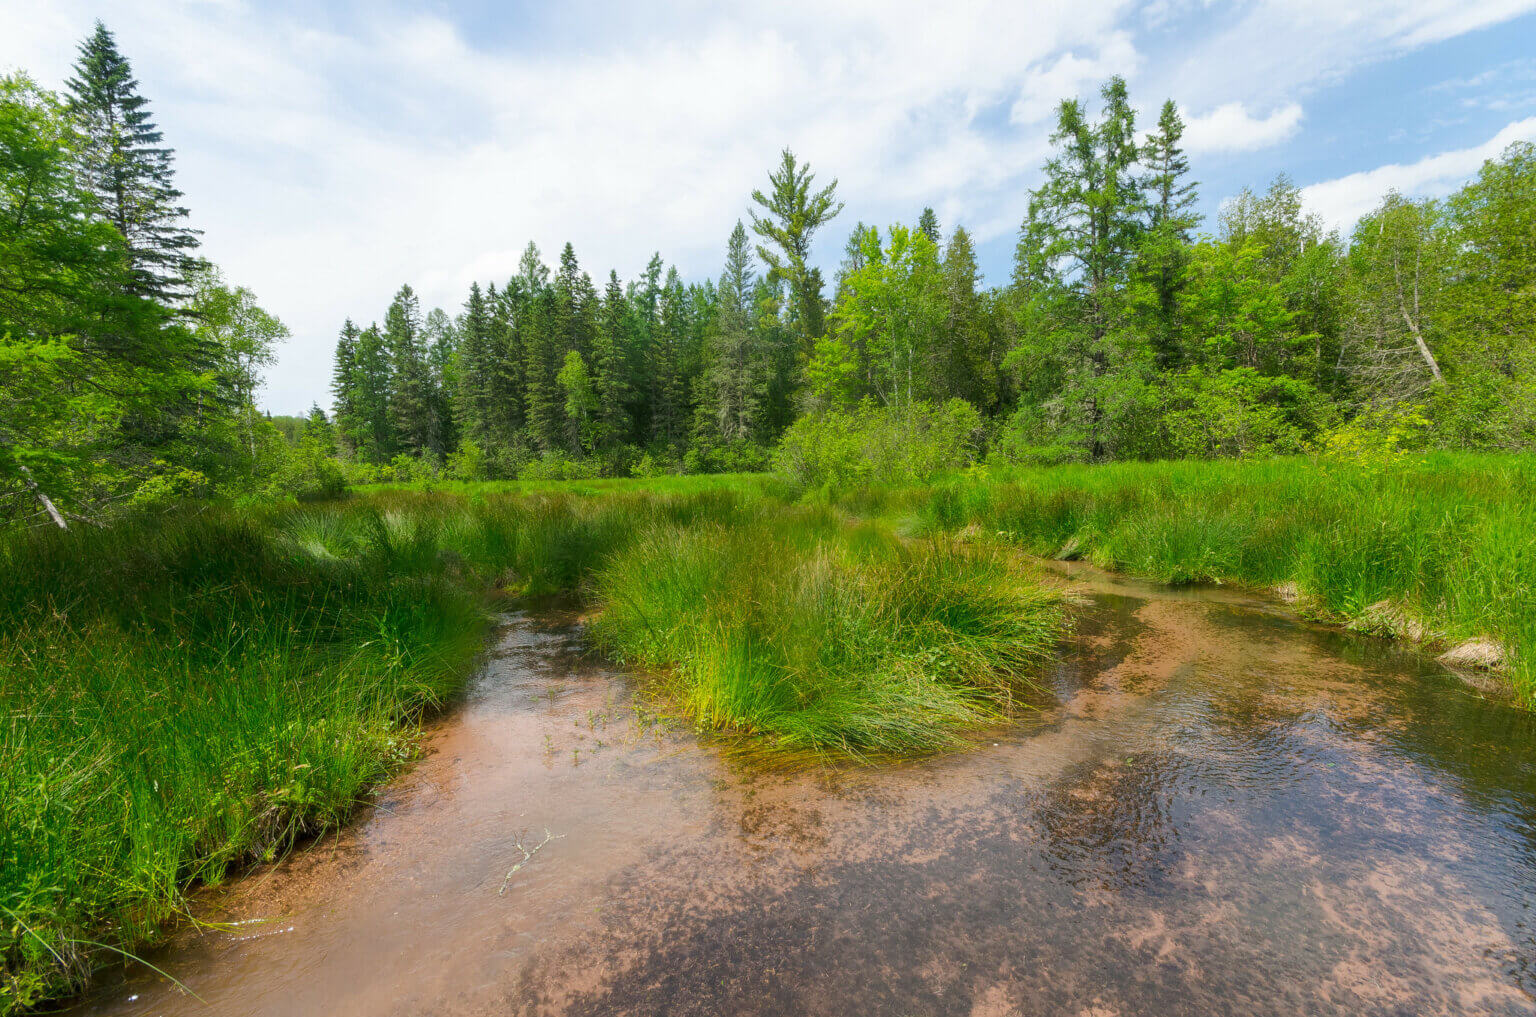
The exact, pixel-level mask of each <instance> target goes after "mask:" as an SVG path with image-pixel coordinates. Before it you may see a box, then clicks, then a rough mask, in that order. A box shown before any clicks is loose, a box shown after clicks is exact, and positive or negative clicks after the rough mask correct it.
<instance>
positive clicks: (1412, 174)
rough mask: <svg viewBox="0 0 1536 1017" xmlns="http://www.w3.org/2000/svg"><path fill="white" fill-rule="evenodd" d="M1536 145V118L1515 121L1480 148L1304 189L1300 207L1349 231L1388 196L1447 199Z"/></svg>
mask: <svg viewBox="0 0 1536 1017" xmlns="http://www.w3.org/2000/svg"><path fill="white" fill-rule="evenodd" d="M1532 140H1536V117H1528V118H1527V119H1525V120H1517V121H1516V122H1514V123H1512V124H1510V125H1509V126H1507V127H1505V128H1504V129H1503V130H1501V131H1499V133H1497V134H1495V135H1494V136H1493V137H1491V138H1489V139H1488V140H1487V141H1485V142H1483V143H1482V144H1481V145H1474V146H1473V147H1471V148H1461V149H1456V150H1455V151H1450V152H1441V153H1440V154H1439V155H1432V156H1427V157H1425V158H1423V159H1420V160H1419V161H1417V162H1413V163H1408V164H1406V165H1404V164H1397V163H1394V164H1391V165H1387V166H1378V167H1376V168H1375V169H1371V170H1364V171H1362V172H1360V173H1351V174H1349V175H1348V176H1344V177H1339V178H1338V179H1336V180H1325V181H1323V182H1321V183H1316V184H1312V185H1311V186H1309V187H1303V188H1302V189H1301V196H1302V201H1303V202H1304V203H1305V204H1306V207H1307V208H1308V209H1309V210H1311V211H1313V212H1316V213H1317V214H1318V215H1320V216H1322V217H1323V221H1324V222H1326V223H1327V224H1328V225H1329V226H1337V227H1339V228H1340V229H1344V230H1347V229H1349V228H1350V227H1351V226H1353V225H1354V223H1355V221H1356V220H1357V219H1359V218H1360V217H1361V216H1362V215H1365V214H1366V213H1367V212H1369V211H1370V210H1371V209H1373V208H1375V207H1376V206H1377V205H1378V204H1380V203H1381V199H1382V197H1383V196H1384V195H1385V194H1386V193H1387V192H1388V191H1397V192H1399V193H1401V194H1403V195H1406V196H1408V197H1411V198H1424V197H1438V196H1440V195H1443V194H1447V193H1449V192H1450V191H1452V190H1454V189H1456V188H1457V187H1458V186H1460V185H1461V184H1462V183H1464V182H1465V181H1466V179H1467V178H1468V177H1470V176H1472V175H1473V174H1475V173H1476V172H1477V171H1478V169H1479V168H1480V167H1481V166H1482V165H1483V163H1484V162H1485V161H1487V160H1488V159H1492V158H1495V157H1496V156H1498V155H1499V153H1501V152H1503V151H1504V149H1506V148H1508V147H1509V146H1510V145H1511V144H1512V143H1514V142H1516V141H1532Z"/></svg>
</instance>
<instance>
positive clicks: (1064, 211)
mask: <svg viewBox="0 0 1536 1017" xmlns="http://www.w3.org/2000/svg"><path fill="white" fill-rule="evenodd" d="M1100 95H1101V97H1102V98H1103V101H1104V107H1103V111H1102V113H1101V114H1100V117H1099V120H1098V122H1097V123H1090V122H1089V120H1088V118H1087V116H1086V114H1085V113H1084V110H1083V108H1082V105H1081V104H1080V103H1079V102H1078V101H1077V100H1076V99H1066V100H1063V102H1062V103H1061V105H1060V107H1059V108H1058V110H1057V126H1056V130H1055V132H1054V133H1053V134H1052V135H1051V143H1052V144H1053V145H1054V146H1056V154H1055V155H1054V156H1052V158H1051V159H1050V160H1048V161H1047V162H1046V165H1045V182H1044V183H1042V184H1041V186H1040V187H1039V188H1038V189H1037V190H1036V191H1035V192H1034V193H1033V194H1032V195H1031V197H1030V202H1029V215H1028V218H1027V219H1026V220H1025V223H1024V227H1023V230H1022V233H1021V236H1020V242H1019V252H1018V255H1017V256H1016V259H1015V262H1016V272H1015V278H1016V282H1017V283H1018V284H1020V285H1023V286H1026V287H1028V288H1030V289H1031V291H1032V295H1031V300H1032V301H1033V302H1034V307H1035V309H1036V310H1037V311H1039V312H1040V313H1041V315H1042V317H1040V318H1039V319H1038V321H1039V323H1042V324H1046V323H1048V324H1046V327H1045V329H1044V331H1043V333H1041V334H1038V335H1036V336H1032V337H1031V341H1032V342H1034V341H1042V340H1043V341H1044V342H1046V343H1048V344H1049V345H1051V346H1052V347H1054V349H1052V350H1051V351H1050V352H1049V353H1048V354H1047V356H1048V357H1049V359H1052V360H1054V361H1055V362H1056V363H1057V365H1058V367H1057V373H1059V374H1060V376H1061V377H1062V379H1063V381H1064V384H1065V386H1066V388H1067V391H1065V392H1063V393H1062V398H1063V399H1064V401H1065V402H1066V403H1067V404H1068V405H1070V406H1071V408H1072V409H1071V414H1070V415H1071V417H1072V419H1073V423H1072V427H1073V429H1075V430H1076V432H1077V435H1076V440H1077V441H1079V442H1080V443H1081V445H1082V447H1083V450H1084V452H1085V453H1086V454H1087V455H1088V457H1089V458H1091V459H1095V460H1097V459H1102V458H1104V457H1105V456H1106V454H1107V453H1108V451H1109V445H1108V441H1109V437H1110V435H1109V434H1108V433H1107V432H1108V429H1109V428H1108V423H1109V422H1107V421H1106V419H1105V415H1106V412H1107V406H1108V405H1110V404H1111V403H1114V404H1117V405H1124V404H1126V400H1124V399H1122V398H1120V395H1121V393H1120V392H1115V391H1112V390H1114V389H1118V388H1123V386H1122V385H1121V384H1120V382H1121V381H1124V380H1125V379H1124V378H1121V377H1119V376H1120V375H1121V371H1120V369H1121V368H1122V367H1129V366H1131V365H1129V364H1124V363H1121V362H1120V361H1121V360H1122V359H1123V354H1124V352H1125V351H1124V349H1123V348H1122V347H1121V345H1120V343H1119V340H1120V339H1121V338H1122V337H1121V336H1120V335H1119V332H1118V330H1119V328H1120V326H1121V324H1122V318H1123V314H1124V310H1125V300H1124V297H1125V291H1126V280H1127V275H1128V270H1129V268H1130V266H1131V264H1132V261H1133V259H1134V257H1135V253H1136V250H1137V245H1138V243H1139V242H1140V240H1141V238H1142V234H1143V232H1144V230H1145V222H1146V217H1145V216H1146V200H1145V195H1144V192H1143V190H1142V186H1141V181H1140V180H1139V179H1138V178H1137V176H1136V175H1135V173H1134V172H1133V168H1134V167H1135V166H1136V163H1137V160H1138V157H1139V155H1140V149H1139V147H1138V145H1137V144H1136V138H1135V129H1136V118H1135V113H1134V111H1133V110H1132V109H1131V104H1130V99H1129V97H1128V95H1127V93H1126V87H1125V80H1124V79H1123V78H1120V77H1118V76H1117V77H1114V78H1111V79H1110V81H1109V82H1108V83H1107V84H1106V85H1105V86H1104V87H1103V89H1102V90H1101V91H1100ZM1016 360H1017V358H1016Z"/></svg>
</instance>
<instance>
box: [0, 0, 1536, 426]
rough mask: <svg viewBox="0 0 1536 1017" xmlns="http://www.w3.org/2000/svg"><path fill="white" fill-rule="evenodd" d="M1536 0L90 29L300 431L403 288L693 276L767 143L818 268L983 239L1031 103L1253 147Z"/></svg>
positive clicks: (1035, 116) (211, 12)
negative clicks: (147, 112)
mask: <svg viewBox="0 0 1536 1017" xmlns="http://www.w3.org/2000/svg"><path fill="white" fill-rule="evenodd" d="M1533 3H1536V0H1490V2H1486V3H1481V4H1477V5H1465V4H1464V3H1463V2H1461V0H1410V2H1408V3H1397V4H1390V5H1383V6H1381V7H1380V8H1379V9H1376V10H1374V12H1368V13H1367V15H1365V16H1357V15H1356V14H1354V13H1352V12H1353V11H1354V10H1355V8H1356V5H1353V4H1340V3H1338V2H1337V0H1327V2H1324V0H1305V2H1302V0H1261V2H1256V3H1253V4H1250V5H1247V6H1245V7H1242V8H1240V9H1238V10H1237V11H1236V12H1233V13H1231V14H1229V15H1223V16H1222V17H1221V18H1220V19H1219V22H1220V24H1221V25H1222V26H1224V27H1223V28H1221V30H1220V31H1219V32H1216V33H1215V34H1209V33H1208V34H1207V35H1206V36H1205V37H1199V36H1198V35H1196V36H1191V37H1189V39H1188V40H1187V41H1186V39H1185V38H1184V37H1183V36H1182V35H1181V36H1180V40H1179V46H1180V50H1179V54H1180V55H1179V57H1178V58H1177V59H1175V58H1174V57H1172V56H1171V55H1165V56H1164V57H1163V58H1161V59H1156V58H1155V56H1154V55H1153V54H1152V53H1151V51H1150V50H1146V49H1145V48H1144V46H1143V45H1142V40H1141V38H1140V36H1138V35H1137V34H1136V33H1137V32H1139V31H1142V30H1143V27H1144V26H1145V25H1146V24H1148V23H1150V22H1149V21H1148V19H1147V18H1146V17H1144V16H1142V14H1139V13H1138V12H1137V10H1136V9H1135V8H1134V7H1133V6H1132V3H1131V0H1050V2H1042V3H1037V4H1030V5H1021V4H1018V3H1017V2H1014V0H956V2H955V3H951V4H947V5H935V4H932V3H930V2H927V0H857V2H852V3H841V4H827V3H824V2H821V0H815V2H813V0H789V2H786V3H781V4H773V5H764V4H754V5H750V6H749V5H745V4H743V5H739V6H738V8H737V9H735V10H722V9H721V8H720V6H719V5H718V4H715V3H710V2H706V0H690V2H689V3H686V4H684V5H682V6H681V9H679V7H673V8H671V9H669V10H667V11H665V12H663V11H659V10H656V9H654V8H652V7H651V6H650V5H628V4H604V3H600V2H598V0H571V2H570V3H567V4H563V5H549V6H546V7H542V8H539V9H537V10H535V11H532V12H523V13H521V14H517V15H513V14H510V13H508V14H507V15H505V17H507V18H512V17H516V18H518V19H519V23H518V25H517V26H516V28H515V29H513V30H510V31H508V32H507V36H508V39H507V41H505V42H504V43H502V42H489V41H481V39H482V35H481V33H479V32H477V33H476V34H475V36H474V40H475V41H471V40H470V38H469V36H468V34H467V30H465V29H463V28H461V27H459V26H458V25H456V24H454V23H453V22H451V21H450V20H448V19H447V17H446V16H441V15H423V14H421V13H419V8H418V9H417V10H409V9H405V8H404V7H394V6H389V5H384V4H369V5H363V6H362V7H358V8H352V10H353V12H354V13H353V14H340V13H333V14H332V15H329V16H327V15H323V14H322V13H321V12H317V11H309V12H302V13H294V12H293V10H291V9H284V8H275V9H270V10H269V9H262V8H259V7H258V6H257V5H256V3H255V2H254V0H253V2H249V3H246V2H240V0H224V2H220V3H216V4H210V3H191V2H180V3H177V2H170V0H114V2H113V3H112V4H111V5H110V10H109V12H108V13H107V17H108V20H109V22H110V24H111V27H112V28H113V29H114V30H115V31H116V32H117V33H118V37H119V40H120V43H121V45H122V47H123V49H124V50H125V52H126V53H127V54H128V55H129V56H130V58H131V59H132V60H133V63H134V69H135V72H136V73H137V75H138V77H139V78H140V80H141V82H142V83H143V89H144V92H145V94H146V95H148V96H149V97H150V99H151V100H152V103H153V109H154V111H155V113H156V115H157V116H158V118H159V120H160V123H161V126H162V127H163V128H164V129H165V132H166V137H167V140H168V141H169V142H170V143H171V144H172V145H174V146H175V147H176V149H177V151H178V168H179V176H178V180H179V183H180V184H181V186H182V187H183V189H184V190H185V191H186V192H187V201H188V204H189V206H190V207H191V208H192V209H193V213H194V218H195V219H196V222H197V225H199V226H201V227H202V228H204V229H205V231H206V236H205V241H206V253H207V254H208V255H209V256H210V257H211V258H213V259H214V260H215V261H217V262H219V263H220V264H221V265H223V267H224V268H225V269H226V271H227V273H228V275H229V276H230V278H231V279H233V280H236V281H238V282H240V283H242V284H244V285H248V286H250V287H252V288H253V289H254V290H255V291H256V292H257V293H258V295H259V296H260V298H261V300H262V301H263V303H264V304H265V305H267V306H268V307H270V308H271V309H272V310H274V311H275V312H277V313H278V314H280V315H281V316H282V317H283V318H284V320H286V321H287V322H288V323H289V325H290V326H291V327H292V328H293V331H294V336H295V338H294V339H293V341H292V342H291V343H290V344H289V345H288V348H287V349H285V350H284V351H283V352H282V355H281V359H280V361H279V364H278V365H277V366H276V367H275V368H274V370H273V371H272V374H271V380H270V384H269V386H268V391H267V398H268V401H269V403H270V405H271V406H272V407H273V408H274V409H277V410H284V411H295V410H300V409H302V408H303V407H304V406H306V405H307V404H308V402H309V401H310V400H311V399H317V398H318V399H322V400H323V399H324V394H325V390H326V379H327V377H328V375H329V370H330V367H329V365H330V351H331V346H332V343H333V341H334V336H335V331H336V329H337V327H338V326H339V324H340V322H341V319H342V318H343V317H344V316H346V315H352V316H354V317H359V318H363V319H365V320H366V319H367V318H369V317H372V316H375V315H380V314H382V312H383V309H384V307H385V306H386V304H387V303H388V300H389V297H390V294H391V293H392V292H393V291H394V289H396V288H397V287H398V286H399V285H400V283H402V282H405V281H410V282H412V284H413V285H415V286H417V288H418V289H419V290H420V291H421V292H422V296H423V301H424V302H425V303H427V304H428V306H430V305H432V304H440V305H442V306H444V307H445V308H447V309H448V310H450V311H454V310H456V309H457V307H458V305H459V304H460V302H461V301H462V300H463V296H464V292H465V291H466V290H467V288H468V285H469V282H470V280H471V279H476V278H478V279H480V280H481V281H485V280H487V279H495V280H497V281H501V280H504V279H505V278H506V277H507V276H508V275H510V274H511V272H512V271H513V270H514V267H515V263H516V257H517V253H518V252H519V251H520V250H521V249H522V247H523V245H524V244H525V243H526V242H527V241H528V240H529V239H533V240H535V241H537V242H538V243H539V244H540V246H541V247H542V248H543V250H544V252H545V254H546V257H547V258H548V259H550V260H553V259H554V258H555V257H556V256H557V255H558V253H559V249H560V247H561V246H562V245H563V244H564V243H565V242H566V241H567V240H569V241H571V242H572V243H574V245H575V247H576V251H577V253H578V254H579V255H580V257H581V259H582V263H583V265H584V266H585V267H586V268H588V270H589V271H592V272H593V274H594V275H599V274H601V275H606V274H607V270H608V269H609V268H610V267H616V268H617V269H618V270H619V272H620V274H621V275H624V276H632V275H633V274H634V273H636V272H637V271H638V270H639V269H640V268H641V267H642V266H643V264H644V262H645V260H646V259H647V258H648V257H649V255H650V253H651V251H652V250H654V249H656V248H658V247H659V248H660V249H661V252H662V254H663V256H664V257H665V258H667V259H668V261H669V262H675V263H677V264H678V265H679V266H680V268H681V269H682V270H683V271H684V273H685V274H687V275H690V276H692V277H695V278H697V277H699V276H702V275H705V274H713V273H714V272H715V271H717V270H718V263H719V261H720V258H721V254H722V249H723V247H724V242H725V238H726V236H727V234H728V233H729V231H730V227H731V225H732V223H733V222H734V220H735V219H736V218H737V217H738V216H744V215H745V213H746V206H747V195H748V193H749V192H750V190H751V189H752V187H754V186H758V185H760V184H761V183H762V182H763V180H764V175H765V173H766V170H767V167H768V166H770V165H771V164H772V163H773V161H774V160H775V158H776V156H777V153H778V150H779V148H780V147H782V146H783V145H785V144H788V145H790V146H791V147H793V148H794V149H795V151H796V152H797V153H799V154H800V155H801V156H803V157H805V158H808V159H809V160H810V161H811V162H812V164H813V166H814V167H815V169H816V171H817V173H818V175H819V177H820V178H821V179H823V180H825V179H830V178H831V177H834V176H836V177H839V178H840V179H841V183H842V186H841V192H842V193H843V195H844V196H845V197H846V198H847V199H848V201H849V205H848V211H847V212H846V213H845V214H844V215H845V218H846V222H839V223H837V224H835V225H834V227H832V228H831V230H830V231H829V234H828V235H827V236H826V237H825V238H824V240H823V242H822V244H821V249H822V250H823V251H824V252H826V254H827V257H828V258H829V259H835V257H836V253H835V252H836V251H837V249H838V248H839V247H840V246H841V242H842V239H843V235H844V233H843V231H844V230H845V229H846V227H847V226H848V225H850V224H851V222H852V221H853V220H854V219H856V218H863V219H864V220H866V221H869V222H875V223H880V224H882V225H883V224H885V223H887V222H889V221H891V220H892V219H895V218H901V219H904V220H908V221H910V220H911V219H912V218H914V217H915V215H916V212H917V210H918V209H920V208H921V207H922V206H923V205H926V204H931V205H934V206H935V207H937V208H941V209H943V210H944V214H945V216H946V217H951V218H952V220H960V221H964V222H965V223H966V224H967V225H968V226H971V227H973V231H974V232H975V234H976V235H977V238H978V240H980V241H985V240H987V239H988V238H989V237H996V236H999V235H1005V234H1006V233H1008V232H1009V231H1011V230H1012V229H1013V228H1014V227H1015V226H1016V224H1017V223H1018V221H1019V219H1020V217H1021V216H1022V213H1023V204H1024V192H1025V190H1026V189H1027V187H1028V186H1029V184H1030V183H1031V182H1032V181H1033V180H1034V178H1035V174H1036V172H1037V170H1038V167H1039V165H1040V161H1041V158H1042V156H1043V155H1044V150H1045V139H1046V134H1047V133H1048V132H1047V130H1046V124H1047V122H1048V118H1049V116H1050V112H1051V110H1052V108H1053V107H1054V106H1055V104H1056V102H1057V101H1058V100H1060V99H1061V98H1062V97H1064V96H1067V95H1074V94H1076V95H1080V96H1083V97H1084V98H1089V99H1091V98H1092V97H1093V94H1094V92H1095V91H1096V89H1097V87H1098V85H1099V84H1100V83H1101V82H1102V81H1103V79H1104V78H1106V77H1108V76H1109V75H1110V74H1114V73H1123V74H1126V75H1127V76H1128V77H1130V79H1131V91H1132V96H1133V98H1137V99H1142V98H1146V100H1147V101H1151V102H1155V101H1159V100H1161V98H1162V97H1163V96H1164V95H1173V96H1174V97H1175V98H1176V99H1177V100H1178V101H1179V102H1180V104H1181V106H1183V107H1184V108H1186V109H1204V110H1208V111H1209V112H1207V113H1205V114H1202V115H1201V116H1199V117H1195V118H1192V119H1191V134H1190V145H1191V147H1192V148H1201V147H1203V148H1204V149H1205V150H1207V151H1209V150H1213V149H1216V148H1224V149H1228V150H1237V149H1249V148H1254V147H1257V146H1260V145H1264V144H1273V143H1275V142H1276V141H1279V140H1282V139H1283V138H1285V137H1289V136H1290V134H1291V133H1292V132H1294V131H1295V130H1296V129H1297V124H1298V122H1299V121H1300V117H1301V112H1300V106H1299V105H1297V102H1298V99H1299V97H1300V93H1301V92H1303V91H1305V89H1306V88H1308V87H1311V86H1312V85H1313V84H1314V83H1315V82H1316V81H1318V80H1320V79H1324V78H1326V77H1328V76H1329V75H1338V74H1341V73H1343V72H1344V71H1346V70H1347V69H1348V68H1350V67H1353V66H1355V65H1356V64H1358V63H1359V62H1361V61H1364V60H1371V59H1377V58H1379V57H1380V56H1381V55H1382V54H1385V53H1389V52H1395V51H1400V50H1402V49H1403V48H1406V47H1410V46H1415V45H1420V44H1422V43H1423V42H1425V41H1428V40H1432V39H1434V38H1440V37H1444V36H1445V35H1447V34H1454V33H1455V32H1457V31H1461V30H1464V29H1465V28H1466V27H1467V26H1469V25H1480V24H1487V23H1492V21H1495V20H1498V19H1499V18H1503V17H1507V16H1508V15H1509V13H1510V12H1512V11H1514V10H1516V8H1524V7H1529V6H1530V5H1531V4H1533ZM1200 6H1202V5H1201V4H1199V3H1195V4H1188V3H1184V2H1182V0H1181V2H1179V3H1176V4H1174V5H1172V6H1169V7H1168V10H1167V11H1166V12H1165V13H1164V14H1163V15H1161V16H1160V17H1161V18H1164V19H1180V18H1187V17H1195V16H1196V15H1195V14H1194V13H1193V12H1194V11H1195V10H1196V9H1197V8H1199V7H1200ZM1467 6H1475V7H1476V8H1477V10H1476V11H1472V12H1468V11H1467V10H1465V9H1464V8H1465V7H1467ZM99 9H100V5H99V4H92V3H90V2H88V0H34V2H29V3H27V4H25V5H22V4H20V3H11V4H5V3H4V2H3V0H0V67H5V66H7V65H11V66H16V65H20V66H25V67H27V68H28V69H29V70H31V71H32V72H33V73H34V74H36V75H37V76H38V77H39V78H40V79H41V80H42V81H43V82H44V83H45V84H49V85H54V86H57V85H58V84H59V83H60V82H61V80H62V78H63V76H64V75H65V74H66V73H67V71H68V66H69V63H70V61H71V60H72V59H73V51H74V45H75V42H76V40H77V39H78V38H79V37H81V36H83V35H84V34H85V33H86V32H87V31H88V30H89V28H90V22H91V20H92V18H94V17H95V15H96V13H97V11H98V10H99ZM432 9H435V10H443V9H444V6H443V5H434V7H433V8H432ZM1152 21H1153V22H1156V21H1158V19H1152ZM1153 108H1155V106H1154V107H1153ZM946 225H953V221H951V222H949V223H946Z"/></svg>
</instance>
